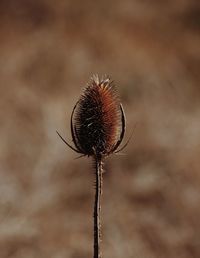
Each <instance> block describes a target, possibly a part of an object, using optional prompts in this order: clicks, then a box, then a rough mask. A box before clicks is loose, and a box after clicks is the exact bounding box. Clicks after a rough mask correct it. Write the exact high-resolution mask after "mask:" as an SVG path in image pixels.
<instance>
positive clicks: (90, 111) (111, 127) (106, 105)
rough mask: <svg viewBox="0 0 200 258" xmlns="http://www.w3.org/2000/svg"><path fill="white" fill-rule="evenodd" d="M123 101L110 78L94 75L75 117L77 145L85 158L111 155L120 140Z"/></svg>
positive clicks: (81, 98)
mask: <svg viewBox="0 0 200 258" xmlns="http://www.w3.org/2000/svg"><path fill="white" fill-rule="evenodd" d="M120 126H121V120H120V102H119V97H118V94H117V92H116V89H115V87H114V85H113V83H112V81H111V80H110V78H108V77H104V78H101V79H100V78H99V77H98V76H93V77H92V78H91V81H90V82H89V84H88V85H87V87H86V88H85V89H84V91H83V93H82V95H81V97H80V99H79V101H78V104H77V107H76V110H75V114H74V121H73V127H74V132H75V137H76V143H77V145H78V147H79V149H80V150H81V152H82V153H83V154H85V155H88V156H91V155H96V156H100V157H102V156H107V155H109V154H110V153H111V151H112V149H113V146H114V145H115V144H116V141H117V139H118V137H119V128H120Z"/></svg>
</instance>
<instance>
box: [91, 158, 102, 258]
mask: <svg viewBox="0 0 200 258" xmlns="http://www.w3.org/2000/svg"><path fill="white" fill-rule="evenodd" d="M102 172H103V170H102V159H101V158H98V157H95V179H96V181H95V201H94V256H93V257H94V258H102V256H101V195H102V181H103V177H102Z"/></svg>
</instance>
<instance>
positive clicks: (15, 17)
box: [0, 0, 200, 258]
mask: <svg viewBox="0 0 200 258" xmlns="http://www.w3.org/2000/svg"><path fill="white" fill-rule="evenodd" d="M199 68H200V3H199V1H198V0H182V1H181V0H167V1H163V0H151V1H148V0H133V1H131V0H124V1H119V0H115V1H105V0H102V1H99V2H98V1H96V2H95V1H89V0H85V1H80V0H73V1H70V0H65V1H62V0H61V1H55V0H1V1H0V95H1V97H0V99H1V100H0V125H1V126H0V134H1V144H0V257H1V258H89V257H92V241H93V232H92V230H93V219H92V212H93V199H94V188H93V182H94V173H93V172H92V161H91V159H88V158H81V159H75V158H76V157H77V155H76V154H75V153H73V152H72V151H71V150H70V149H69V148H67V147H66V146H65V145H64V144H63V143H62V142H61V141H60V139H59V138H58V136H57V135H56V130H59V131H60V132H61V134H62V135H64V136H65V137H66V138H67V139H68V140H71V135H70V126H69V120H70V115H71V111H72V108H73V106H74V104H75V102H76V101H77V99H78V98H79V96H80V93H81V91H82V89H83V87H84V86H85V85H86V83H87V82H88V80H89V78H90V77H91V75H92V74H94V73H98V74H100V75H103V74H108V75H110V76H111V78H112V79H114V81H115V85H116V87H117V88H118V91H119V92H120V95H121V101H122V103H123V105H124V108H125V112H126V116H127V134H126V138H128V136H129V135H130V134H131V131H132V129H133V128H134V126H135V124H136V123H137V127H136V129H135V130H134V135H133V137H132V139H131V142H130V144H129V145H128V147H127V148H126V150H124V151H123V152H124V153H125V155H115V156H113V157H109V158H108V159H107V161H106V164H105V170H106V173H105V174H104V190H103V243H102V245H103V253H104V257H105V258H106V257H110V258H111V257H115V258H122V257H126V258H138V257H140V258H177V257H179V258H190V257H191V258H199V257H200V220H199V218H200V171H199V170H200V161H199V156H200V139H199V137H200V85H199V82H200V72H199Z"/></svg>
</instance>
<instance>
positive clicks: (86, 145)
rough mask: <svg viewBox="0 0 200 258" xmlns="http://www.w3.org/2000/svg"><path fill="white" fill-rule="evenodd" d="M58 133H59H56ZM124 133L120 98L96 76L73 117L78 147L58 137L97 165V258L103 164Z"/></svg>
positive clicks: (97, 257)
mask: <svg viewBox="0 0 200 258" xmlns="http://www.w3.org/2000/svg"><path fill="white" fill-rule="evenodd" d="M57 133H58V132H57ZM124 133H125V115H124V111H123V107H122V104H121V103H120V101H119V96H118V94H117V92H116V89H115V87H114V85H113V83H112V81H111V80H110V79H109V78H108V77H104V78H102V79H100V78H99V77H98V76H97V75H95V76H93V77H92V79H91V81H90V82H89V84H88V85H87V87H86V88H85V89H84V91H83V93H82V95H81V97H80V99H79V100H78V102H77V103H76V105H75V106H74V108H73V111H72V114H71V134H72V140H73V143H74V145H75V147H73V146H71V145H70V144H69V143H68V142H67V141H66V140H65V139H64V138H63V137H62V136H61V135H60V134H59V133H58V135H59V136H60V138H61V139H62V141H63V142H64V143H65V144H66V145H67V146H68V147H70V148H71V149H72V150H74V151H75V152H77V153H80V154H81V156H88V157H89V156H92V157H93V159H94V162H95V175H96V176H95V179H96V180H95V202H94V256H93V257H94V258H101V257H102V256H101V248H100V242H101V194H102V181H103V177H102V173H103V168H102V166H103V161H104V159H105V158H106V157H107V156H108V155H110V154H112V153H117V152H119V151H121V150H122V149H124V148H125V147H126V145H127V144H128V142H127V143H126V144H125V145H124V146H123V147H122V148H121V149H118V147H119V145H120V144H121V142H122V140H123V137H124Z"/></svg>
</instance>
